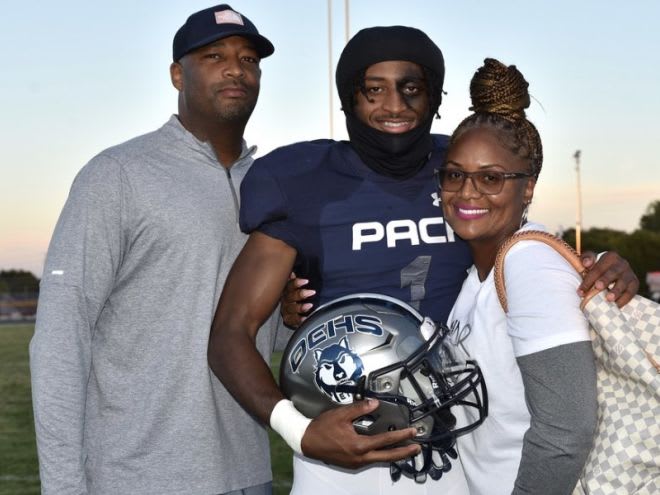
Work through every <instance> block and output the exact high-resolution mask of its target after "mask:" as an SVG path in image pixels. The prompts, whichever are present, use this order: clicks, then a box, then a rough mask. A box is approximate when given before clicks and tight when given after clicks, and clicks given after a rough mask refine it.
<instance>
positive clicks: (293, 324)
mask: <svg viewBox="0 0 660 495" xmlns="http://www.w3.org/2000/svg"><path fill="white" fill-rule="evenodd" d="M308 283H309V280H306V279H304V278H297V277H296V274H295V273H293V272H291V275H290V276H289V281H288V282H287V284H286V287H284V292H283V293H282V301H281V303H282V304H281V305H280V313H281V315H282V321H283V322H284V324H285V325H286V326H287V327H289V328H294V329H295V328H298V327H299V326H300V325H301V324H302V322H303V321H305V320H306V316H305V315H306V314H307V313H309V310H311V309H312V307H313V304H312V303H309V302H307V303H306V302H304V301H305V299H308V298H310V297H312V296H313V295H314V294H316V291H315V290H312V289H304V288H303V287H305V285H307V284H308Z"/></svg>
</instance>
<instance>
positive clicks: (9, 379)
mask: <svg viewBox="0 0 660 495" xmlns="http://www.w3.org/2000/svg"><path fill="white" fill-rule="evenodd" d="M33 330H34V327H33V325H0V495H36V494H38V493H39V492H40V485H39V467H38V465H37V452H36V445H35V441H34V425H33V416H32V403H31V398H30V373H29V368H28V343H29V342H30V338H31V337H32V332H33ZM279 360H280V354H279V353H277V354H275V355H274V356H273V363H274V364H275V366H274V368H275V371H277V365H278V364H279ZM276 376H277V374H276ZM270 438H271V455H272V459H273V485H274V488H275V489H274V493H275V494H276V495H284V494H286V493H289V490H290V488H291V475H292V467H291V450H290V449H289V447H288V446H287V445H286V444H285V443H284V442H283V441H282V440H281V439H280V438H279V437H278V436H277V435H276V434H273V433H272V432H271V434H270Z"/></svg>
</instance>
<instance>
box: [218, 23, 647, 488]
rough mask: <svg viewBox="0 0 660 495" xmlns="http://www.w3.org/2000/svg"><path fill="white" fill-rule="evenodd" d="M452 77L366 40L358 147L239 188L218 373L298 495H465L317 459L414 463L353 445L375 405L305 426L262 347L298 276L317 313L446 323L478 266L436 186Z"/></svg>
mask: <svg viewBox="0 0 660 495" xmlns="http://www.w3.org/2000/svg"><path fill="white" fill-rule="evenodd" d="M443 77H444V62H443V59H442V54H441V52H440V50H439V49H438V47H437V46H436V45H435V44H434V43H433V42H432V41H431V40H430V39H429V38H428V37H427V36H426V35H425V34H424V33H422V32H421V31H419V30H416V29H413V28H406V27H400V26H394V27H388V28H384V27H377V28H370V29H365V30H362V31H360V32H359V33H358V34H357V35H356V36H354V37H353V38H352V39H351V40H350V41H349V43H348V45H347V46H346V48H345V49H344V51H343V53H342V55H341V57H340V60H339V62H338V66H337V88H338V91H339V96H340V99H341V102H342V108H343V110H344V112H345V114H346V119H347V128H348V133H349V137H350V143H346V142H334V141H314V142H310V143H300V144H296V145H292V146H288V147H285V148H282V149H279V150H276V151H274V152H273V153H271V154H269V155H267V156H266V157H264V158H262V159H260V160H258V161H257V163H256V164H255V167H254V168H253V169H252V170H251V172H250V174H249V175H248V177H247V178H246V181H245V182H244V184H243V186H242V187H243V198H244V201H243V204H242V207H241V226H242V228H243V229H244V230H245V231H248V232H251V234H250V238H249V239H248V241H247V243H246V245H245V247H244V249H243V250H242V252H241V254H240V255H239V257H238V258H237V260H236V262H235V264H234V267H233V268H232V271H231V273H230V275H229V277H228V279H227V283H226V285H225V288H224V290H223V294H222V296H221V299H220V303H219V306H218V310H217V313H216V316H215V319H214V322H213V328H212V332H211V338H210V341H209V363H210V365H211V367H212V369H213V370H214V372H215V373H216V374H217V375H218V376H219V377H220V379H221V380H222V381H223V383H224V384H225V385H226V386H227V388H228V389H229V390H230V392H231V393H232V395H234V397H236V398H237V400H238V401H239V402H240V403H241V404H243V405H244V407H246V409H247V410H248V411H250V412H251V413H252V414H254V415H255V416H256V417H257V418H258V419H260V420H261V421H262V422H264V423H270V424H271V425H272V426H273V428H274V429H276V430H277V431H278V432H279V433H280V434H281V435H282V436H283V437H284V439H285V440H286V441H287V443H289V445H291V446H292V448H293V449H294V451H296V452H297V454H298V455H297V456H296V457H295V459H294V471H295V479H294V487H293V492H292V493H295V494H297V493H309V492H311V490H312V489H313V490H314V493H315V494H316V495H320V494H325V493H328V494H331V493H332V494H335V493H342V494H344V493H351V494H352V493H355V494H358V493H360V494H365V493H394V492H400V493H427V492H431V491H433V492H437V490H438V489H443V490H445V491H446V492H447V493H453V494H460V493H467V491H466V490H467V488H466V486H465V484H464V480H462V479H461V473H460V467H459V466H456V467H455V468H454V469H452V470H451V471H450V472H449V473H447V474H446V475H445V476H443V477H442V479H441V480H440V481H439V483H440V485H439V486H438V485H437V484H436V483H434V482H431V481H428V482H427V483H426V484H415V483H414V482H412V481H411V480H410V479H408V478H402V479H401V481H399V482H397V483H392V482H391V481H390V475H389V469H388V467H387V465H386V464H380V465H379V466H377V467H369V468H366V469H361V470H359V471H349V470H344V469H335V468H331V467H328V466H325V465H324V464H322V463H320V462H316V461H312V460H310V458H314V459H320V460H322V461H324V462H328V463H331V464H334V465H337V466H341V467H344V468H358V467H363V466H366V465H368V464H370V463H374V462H383V461H388V460H393V458H394V457H395V455H396V456H397V457H399V456H400V457H404V456H405V455H406V454H408V455H411V454H414V453H416V450H414V448H413V447H411V446H409V447H404V448H402V447H397V448H394V449H389V450H379V449H381V448H382V447H384V446H386V445H387V443H388V442H389V443H391V444H394V443H396V442H397V441H398V440H397V439H396V438H395V437H394V434H395V433H397V432H392V437H389V438H387V437H382V440H381V439H380V438H379V439H378V440H375V439H374V438H373V437H362V438H360V436H359V435H356V433H355V431H354V429H353V425H352V420H353V419H354V418H356V417H359V416H361V415H364V414H368V413H369V412H371V411H372V410H373V409H374V408H375V407H377V404H376V403H375V401H359V402H356V403H353V404H352V405H350V406H344V407H340V408H337V409H334V410H332V411H329V412H326V413H323V414H321V415H320V416H318V417H317V418H315V419H314V420H313V421H311V422H309V421H308V420H306V419H305V418H303V417H301V415H300V414H299V413H297V412H296V411H295V409H294V408H293V407H292V405H291V403H290V402H288V401H286V400H285V399H284V397H283V395H282V393H281V392H280V390H279V389H278V388H277V386H276V384H275V382H274V380H273V377H272V376H271V374H270V370H269V368H268V366H267V363H266V362H264V361H263V359H262V358H261V356H260V355H259V354H258V353H257V352H256V349H255V347H254V341H255V339H256V338H257V337H258V328H259V326H260V324H261V322H262V321H263V320H264V319H265V318H267V317H268V315H269V314H270V313H271V311H272V310H273V308H274V307H275V305H276V304H277V301H278V298H279V295H280V293H281V291H282V288H283V286H284V285H285V284H286V282H287V278H288V276H289V273H290V271H291V269H292V268H295V271H296V273H297V274H299V275H300V276H302V277H305V278H307V279H309V280H310V281H311V283H310V286H311V287H313V288H314V289H316V290H317V291H318V294H317V299H316V301H317V302H321V303H323V302H327V301H329V300H331V299H334V298H336V297H339V296H343V295H346V294H351V293H355V292H378V293H383V294H386V295H389V296H393V297H396V298H398V299H401V300H404V301H407V302H410V303H411V304H413V305H414V306H416V307H417V308H418V309H419V310H420V312H421V313H422V314H424V315H428V316H431V317H432V318H433V319H434V320H437V321H446V317H447V315H448V313H449V310H450V309H451V306H452V304H453V302H454V300H455V298H456V295H457V294H458V291H459V290H460V287H461V283H462V281H463V278H464V276H465V270H466V268H467V267H468V266H469V265H470V264H471V260H470V257H469V254H468V251H467V247H466V246H465V245H464V244H463V243H462V242H461V241H460V240H459V239H457V238H455V236H454V235H453V232H451V230H450V229H448V228H447V227H446V226H445V225H444V222H443V218H442V216H441V210H440V205H439V201H438V198H437V192H436V190H435V186H434V181H433V170H434V168H436V167H438V166H439V165H440V164H441V163H442V152H443V150H444V147H445V143H446V137H445V136H436V137H433V136H431V134H430V128H431V123H432V119H433V117H434V115H435V114H436V112H437V109H438V107H439V105H440V101H441V95H442V82H443ZM601 273H602V272H601ZM612 278H616V277H612ZM609 280H610V279H608V278H606V281H609ZM633 292H634V291H633ZM226 347H230V348H231V349H232V354H231V356H226V355H225V353H224V352H223V349H224V348H226ZM406 431H408V430H402V431H401V432H400V433H403V432H406ZM409 434H410V435H411V436H412V434H413V432H409ZM301 453H302V454H304V455H305V456H307V458H303V457H302V456H301V455H300V454H301ZM388 454H389V455H388Z"/></svg>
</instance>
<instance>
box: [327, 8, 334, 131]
mask: <svg viewBox="0 0 660 495" xmlns="http://www.w3.org/2000/svg"><path fill="white" fill-rule="evenodd" d="M332 80H333V78H332V0H328V88H329V94H328V102H329V107H330V108H329V110H330V113H329V116H328V118H329V124H330V139H334V137H335V122H334V115H333V113H334V105H333V104H332V95H333V93H334V89H335V87H334V86H333V84H332Z"/></svg>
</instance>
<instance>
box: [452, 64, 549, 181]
mask: <svg viewBox="0 0 660 495" xmlns="http://www.w3.org/2000/svg"><path fill="white" fill-rule="evenodd" d="M528 86H529V83H528V82H527V81H525V78H524V77H523V75H522V74H521V73H520V71H519V70H518V69H517V68H516V66H515V65H510V66H508V67H507V66H506V65H504V64H503V63H502V62H500V61H498V60H495V59H492V58H487V59H485V60H484V65H483V66H482V67H480V68H479V69H478V70H477V72H475V74H474V76H473V77H472V81H471V82H470V97H471V99H472V106H471V107H470V110H472V111H473V112H474V113H473V114H472V115H470V116H469V117H467V118H466V119H465V120H463V122H461V123H460V124H459V125H458V127H457V128H456V130H455V131H454V133H453V134H452V137H451V140H450V146H451V145H452V144H453V143H454V142H455V141H456V140H457V139H458V138H459V137H460V136H461V135H462V134H463V133H464V132H465V131H467V130H468V129H471V128H474V127H480V126H484V125H486V126H491V127H494V128H495V129H497V130H499V131H501V132H499V133H498V134H499V138H500V142H501V144H502V145H503V146H504V147H505V148H506V149H508V150H509V151H511V152H512V153H513V154H514V155H516V156H519V157H521V158H524V159H528V160H529V161H530V164H531V172H533V173H534V176H535V177H538V175H539V173H540V172H541V166H542V165H543V147H542V145H541V137H540V136H539V132H538V131H537V130H536V127H535V126H534V124H532V123H531V122H530V121H529V120H527V118H526V117H525V109H526V108H528V107H529V103H530V99H529V92H528V91H527V88H528Z"/></svg>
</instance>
